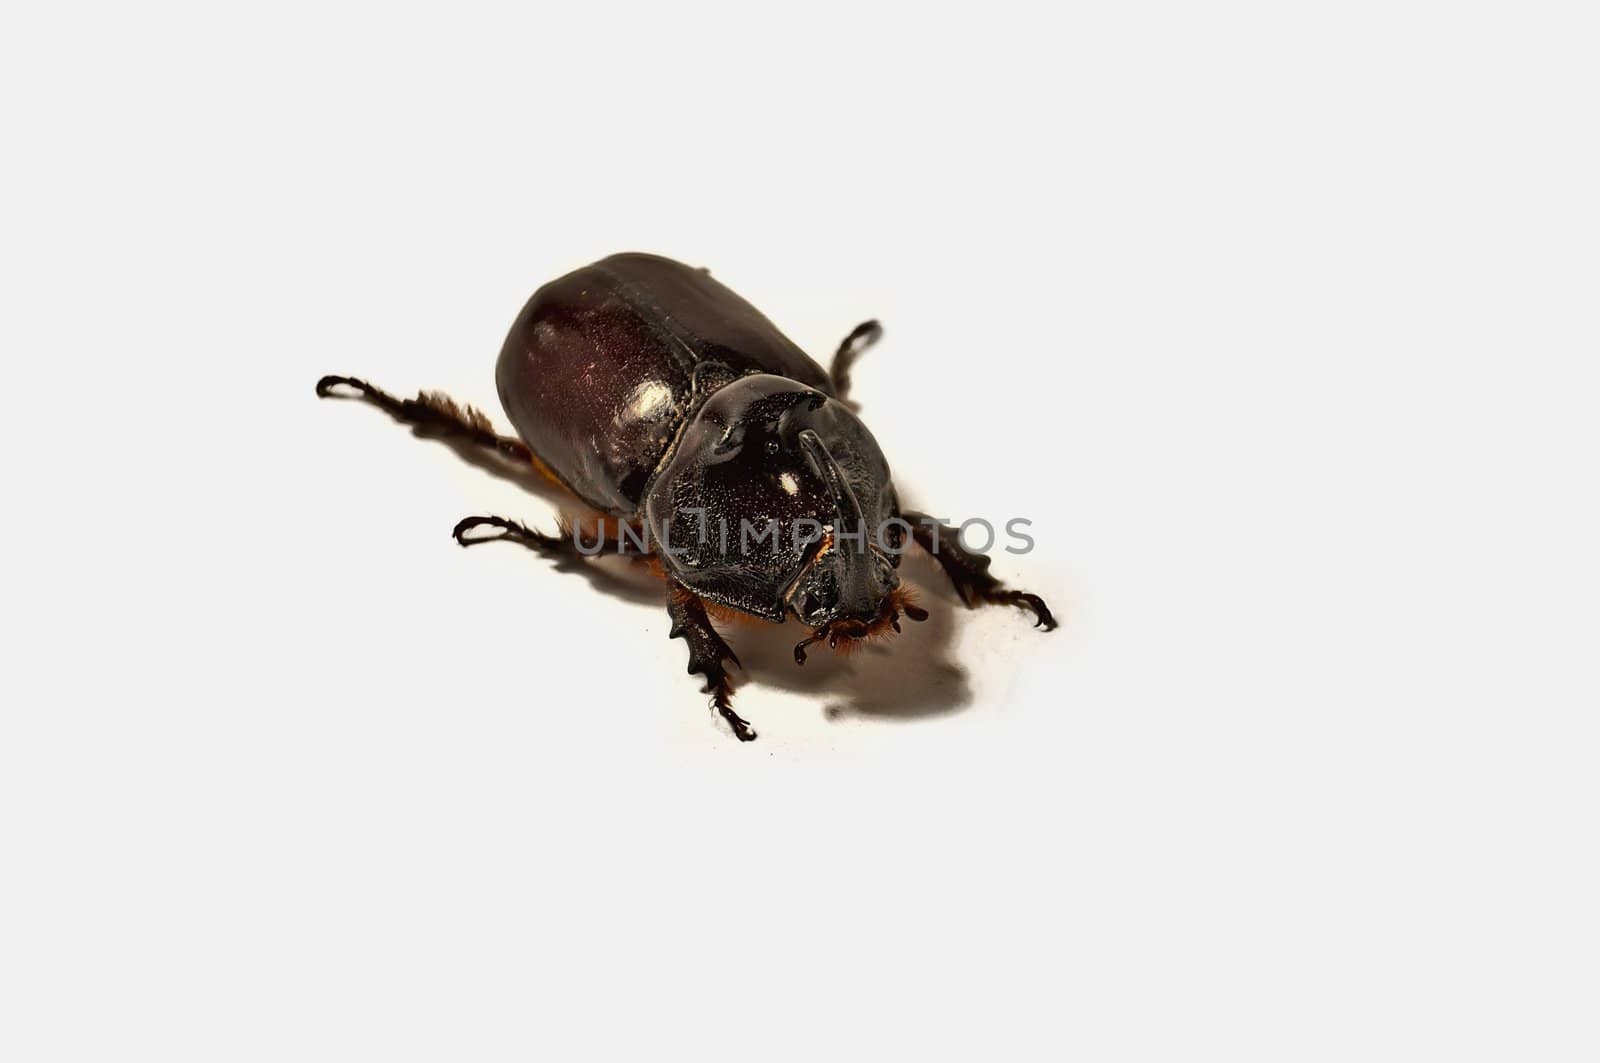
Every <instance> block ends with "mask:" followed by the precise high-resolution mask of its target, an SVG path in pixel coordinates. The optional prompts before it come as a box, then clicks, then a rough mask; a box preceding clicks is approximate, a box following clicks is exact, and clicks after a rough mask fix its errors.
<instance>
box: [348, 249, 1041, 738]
mask: <svg viewBox="0 0 1600 1063" xmlns="http://www.w3.org/2000/svg"><path fill="white" fill-rule="evenodd" d="M882 333H883V330H882V329H881V328H880V327H879V325H878V323H877V322H876V321H868V322H865V323H863V324H861V325H859V326H857V327H856V329H855V330H854V331H853V332H851V333H850V335H849V336H847V337H846V338H845V340H844V342H843V343H842V344H840V346H839V349H838V351H837V352H836V353H835V354H834V356H833V362H832V364H831V366H830V368H829V369H828V370H827V371H824V370H823V368H822V367H821V366H819V365H818V364H817V363H816V362H814V361H812V360H811V359H810V358H809V357H807V355H806V354H805V352H804V351H802V350H801V349H800V348H799V347H797V346H796V345H795V344H794V343H793V342H791V341H790V340H789V338H788V337H786V336H785V335H783V333H781V332H779V331H778V328H777V326H775V325H774V324H773V323H772V322H771V321H769V320H767V318H766V317H764V316H763V315H762V314H761V313H760V312H759V311H758V310H756V308H755V307H753V306H751V305H750V304H749V303H747V302H745V300H743V299H741V298H740V297H739V296H738V295H735V294H734V293H733V292H732V291H730V290H729V289H728V288H726V287H724V286H723V285H722V284H721V283H719V282H718V281H717V280H715V279H713V278H712V276H711V275H710V273H709V272H708V271H707V270H703V269H694V268H692V267H689V266H685V265H683V264H682V263H680V262H674V261H673V260H671V259H668V258H662V257H659V256H656V255H647V254H636V253H635V254H620V255H612V256H611V257H609V258H605V259H602V260H601V261H599V262H596V263H594V264H593V265H590V266H585V267H583V268H582V269H579V270H575V271H574V272H572V273H569V274H567V275H566V276H564V277H561V278H559V279H557V280H554V281H551V282H550V283H549V284H546V285H545V286H544V287H542V288H540V289H539V290H538V291H536V292H535V293H534V294H533V296H532V298H530V299H529V300H528V303H527V305H526V306H524V307H523V309H522V313H521V314H520V315H519V316H518V317H517V320H516V322H515V323H514V324H513V325H512V326H511V331H510V334H509V335H507V337H506V342H505V346H504V347H503V348H502V349H501V351H500V359H499V363H498V365H497V367H496V372H495V377H496V385H497V388H498V390H499V393H500V403H501V405H502V406H504V407H505V411H506V415H507V416H508V417H509V418H510V419H511V423H512V425H513V426H514V427H515V429H516V431H517V436H518V437H519V438H511V437H509V436H502V435H499V434H498V433H496V432H495V430H494V429H493V427H492V426H491V425H490V422H489V419H488V418H487V417H485V416H484V415H483V414H482V413H481V412H479V411H478V410H476V409H473V408H472V407H470V406H464V405H461V404H458V403H456V402H454V401H452V400H451V399H449V398H448V397H446V396H444V395H441V394H439V393H437V392H422V393H420V394H419V395H418V396H417V397H416V398H415V399H406V400H401V399H397V398H395V397H394V396H393V395H390V394H389V393H387V392H385V391H382V390H380V389H378V388H375V387H373V386H372V385H370V384H368V383H367V382H365V381H363V380H358V379H355V378H353V377H345V376H325V377H323V378H322V379H321V380H319V381H317V394H318V395H319V396H322V397H327V396H329V395H332V394H334V392H333V389H334V388H336V387H343V388H348V389H352V390H353V392H354V397H357V398H360V399H363V400H365V401H367V402H369V403H372V404H373V405H375V406H378V407H379V408H381V409H383V410H385V411H386V412H387V413H389V414H390V415H391V416H393V417H394V418H395V419H396V420H399V421H401V422H404V423H407V424H410V425H412V426H414V428H415V429H416V430H417V431H419V432H421V433H425V434H433V435H439V436H446V437H454V438H455V439H457V440H459V441H463V442H467V443H472V444H477V445H481V446H483V447H486V448H489V449H491V450H494V451H497V452H499V453H500V454H502V455H504V456H507V457H509V458H511V459H512V460H514V461H517V462H524V463H529V464H531V465H532V466H533V467H534V468H535V469H536V470H538V471H539V472H540V473H541V474H542V475H544V476H545V477H547V478H548V479H549V480H551V481H552V482H553V483H554V484H555V485H557V486H558V487H559V488H561V489H563V490H564V491H565V492H566V493H568V494H570V495H572V496H573V497H574V498H575V499H576V500H577V501H578V502H581V503H582V504H583V506H584V508H585V509H586V510H587V511H589V512H588V514H587V517H588V519H589V520H590V521H591V522H593V523H594V528H595V530H594V533H593V534H594V537H595V539H596V543H595V544H585V543H583V542H582V540H581V537H580V536H579V535H578V534H576V533H575V532H572V529H571V527H570V526H569V523H568V522H570V521H572V520H573V519H575V518H573V517H572V516H571V515H564V518H563V532H564V533H568V532H572V533H569V534H561V535H550V534H546V533H543V532H539V531H534V530H532V529H530V528H528V527H526V526H525V525H523V524H521V523H519V522H516V521H511V520H506V519H504V518H501V517H468V518H466V519H464V520H462V521H460V522H459V523H457V524H456V526H455V528H454V530H453V532H452V534H453V535H454V537H455V539H456V541H457V542H458V543H460V544H461V545H462V546H471V545H474V544H476V543H481V542H490V541H493V540H495V539H509V540H511V541H514V542H518V543H521V544H522V545H524V546H526V547H529V548H530V549H533V550H535V551H537V552H539V553H541V554H544V555H546V556H547V557H551V558H555V559H581V558H583V557H587V556H589V555H590V554H591V553H592V552H595V548H596V546H597V545H598V546H599V547H603V549H604V550H605V551H607V552H612V553H627V552H629V547H630V545H632V546H633V547H634V552H635V553H636V554H638V555H639V556H641V557H642V558H644V559H645V560H646V561H647V562H648V563H650V564H651V567H652V569H653V570H654V571H655V572H657V574H658V575H660V576H661V577H662V578H663V579H664V580H665V582H666V599H667V612H668V615H669V616H670V618H671V621H672V627H671V637H673V638H682V639H684V640H685V641H686V642H687V643H688V646H689V669H688V670H689V672H690V673H691V674H693V673H697V672H698V673H699V674H701V675H703V676H704V677H705V680H706V685H705V691H706V693H709V694H711V695H712V704H713V705H714V706H715V707H716V709H717V711H718V712H719V713H720V714H721V715H722V717H723V719H725V720H726V721H727V722H728V725H729V726H730V727H732V728H733V732H734V734H735V735H737V736H738V737H739V738H740V739H741V740H742V741H746V742H748V741H750V740H751V739H753V738H755V737H756V733H755V731H754V730H753V729H752V728H751V727H750V725H749V724H748V723H747V722H746V721H745V720H743V719H742V718H740V716H739V715H738V714H737V713H735V712H734V711H733V696H732V691H733V687H732V683H731V681H730V679H729V676H728V668H729V666H734V667H737V666H738V664H739V661H738V658H737V657H735V656H734V652H733V650H732V649H731V648H730V647H729V646H728V644H727V643H726V642H725V641H723V638H722V636H721V635H719V634H718V633H717V631H716V629H715V628H714V627H713V626H712V624H711V619H710V616H711V613H714V612H717V611H718V610H719V609H720V610H732V611H734V612H737V613H743V614H747V615H750V616H754V617H758V618H760V619H762V620H766V621H771V622H774V623H782V622H783V621H785V620H786V619H787V618H789V617H791V616H792V617H794V618H795V619H797V620H799V621H800V622H801V623H802V624H804V625H806V626H807V627H809V628H810V629H811V631H810V634H808V635H807V636H806V638H805V639H803V640H802V641H801V642H800V643H799V644H797V645H796V646H795V661H796V663H804V661H805V652H806V647H808V646H811V645H814V644H816V643H818V642H824V641H825V642H827V643H828V644H829V646H830V647H834V648H837V647H839V646H841V645H846V644H849V643H852V642H854V641H856V640H860V639H864V638H868V637H871V636H873V635H877V634H880V633H882V632H884V631H885V630H888V629H892V630H894V631H899V630H900V618H901V616H905V617H907V618H909V619H912V620H923V619H926V617H927V613H926V612H925V611H923V610H922V609H920V608H918V607H917V606H916V605H915V604H914V603H913V602H912V601H911V600H910V597H909V595H908V594H907V592H906V591H905V590H904V589H902V588H901V586H900V579H899V575H898V571H897V570H898V568H899V565H900V557H901V554H902V552H903V550H904V548H905V546H906V543H905V539H906V536H907V535H909V536H910V537H911V539H913V540H914V541H915V542H916V543H917V544H918V545H919V546H920V547H922V548H923V549H926V550H928V551H929V552H930V553H931V554H932V555H933V557H934V558H935V559H936V560H937V561H938V563H939V565H940V567H942V568H943V570H944V572H945V574H946V575H947V576H949V578H950V581H951V582H952V583H953V584H954V585H955V589H956V592H957V594H958V595H959V596H960V597H961V599H962V601H963V602H964V603H966V605H967V606H968V607H976V606H979V605H1013V606H1017V607H1019V608H1022V609H1026V610H1029V611H1030V612H1031V613H1032V614H1033V617H1034V622H1035V625H1036V626H1039V627H1042V628H1044V629H1045V630H1050V629H1052V628H1054V627H1055V626H1056V621H1055V618H1054V617H1053V616H1051V613H1050V610H1049V608H1048V607H1047V606H1046V605H1045V603H1044V601H1043V599H1041V598H1040V597H1039V596H1038V595H1035V594H1029V593H1027V592H1025V591H1019V590H1012V589H1010V588H1008V587H1006V586H1005V585H1004V584H1002V583H1001V582H1000V581H999V580H998V579H996V578H994V577H993V576H991V575H989V571H988V569H989V558H988V557H987V556H985V555H983V554H978V553H973V552H971V551H968V550H967V549H966V548H965V547H963V546H962V545H961V540H960V537H959V535H958V534H956V530H955V529H954V528H951V527H950V526H948V525H943V524H940V523H939V522H938V521H936V520H934V519H933V518H931V517H928V516H927V515H926V514H923V513H919V512H916V511H911V510H902V509H901V508H900V504H899V500H898V498H897V497H896V495H895V490H894V485H893V483H892V482H891V480H890V476H889V465H888V462H887V461H886V460H885V459H884V456H883V452H882V451H881V450H879V449H878V444H877V441H876V440H874V439H873V437H872V433H871V432H869V431H868V430H867V427H866V425H864V424H863V423H862V422H861V420H860V418H858V417H857V416H856V415H855V413H854V411H853V410H852V408H851V406H850V404H849V401H848V395H849V390H850V367H851V364H852V363H853V362H854V361H855V359H856V358H857V357H858V356H860V355H861V353H862V352H863V351H865V350H866V349H867V348H869V347H870V346H872V344H873V343H875V342H876V341H877V340H878V338H879V337H880V336H881V335H882ZM576 519H580V520H581V519H583V517H582V516H580V517H578V518H576ZM483 528H487V529H491V531H490V533H489V534H482V533H479V534H472V533H473V532H474V531H475V530H476V529H483ZM708 608H709V611H708Z"/></svg>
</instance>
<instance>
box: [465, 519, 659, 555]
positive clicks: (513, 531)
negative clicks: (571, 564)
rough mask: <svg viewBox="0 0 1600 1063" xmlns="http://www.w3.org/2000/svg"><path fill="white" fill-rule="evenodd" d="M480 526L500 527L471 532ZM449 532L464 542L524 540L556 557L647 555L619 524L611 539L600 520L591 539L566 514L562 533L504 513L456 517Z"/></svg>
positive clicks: (522, 542) (525, 542) (475, 543)
mask: <svg viewBox="0 0 1600 1063" xmlns="http://www.w3.org/2000/svg"><path fill="white" fill-rule="evenodd" d="M477 528H494V529H497V531H495V532H493V533H491V534H486V535H469V534H468V533H469V532H471V531H473V530H474V529H477ZM450 534H451V535H452V536H454V538H455V541H456V542H458V543H460V544H461V545H462V546H476V545H478V544H479V543H492V542H498V541H499V540H501V539H504V540H506V541H507V542H513V543H521V544H522V545H523V546H526V547H527V548H528V549H529V550H532V551H534V552H536V553H540V554H543V555H544V556H546V557H548V558H550V559H552V560H555V561H584V560H587V559H589V558H593V557H598V556H600V555H601V554H608V555H609V554H624V555H628V556H631V557H642V556H644V555H643V554H642V553H640V552H639V550H638V549H631V550H630V549H629V545H628V544H629V541H628V540H627V539H625V538H624V537H623V533H622V531H621V529H620V527H619V529H618V531H617V536H616V538H614V539H611V538H607V537H606V528H605V525H604V524H601V525H600V527H599V528H597V529H594V530H593V534H594V541H593V542H589V541H588V539H587V538H586V537H585V536H580V535H578V534H577V533H575V532H574V531H573V529H572V525H571V524H569V523H568V521H567V519H566V518H562V520H561V533H560V534H559V535H550V534H548V533H546V532H542V531H536V530H534V529H533V528H530V527H528V526H527V525H526V524H524V523H522V522H521V521H519V520H507V519H506V518H504V517H462V518H461V519H460V520H458V521H456V526H455V527H454V528H452V529H451V531H450Z"/></svg>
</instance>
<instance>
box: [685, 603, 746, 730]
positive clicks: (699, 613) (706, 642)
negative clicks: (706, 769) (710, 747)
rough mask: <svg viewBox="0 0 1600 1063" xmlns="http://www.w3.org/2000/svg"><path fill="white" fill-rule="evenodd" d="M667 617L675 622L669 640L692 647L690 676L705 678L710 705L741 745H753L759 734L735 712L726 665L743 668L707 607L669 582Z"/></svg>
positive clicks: (690, 651)
mask: <svg viewBox="0 0 1600 1063" xmlns="http://www.w3.org/2000/svg"><path fill="white" fill-rule="evenodd" d="M667 615H668V616H669V617H671V618H672V630H671V631H670V632H668V637H670V638H675V639H678V638H681V639H683V640H684V641H685V642H687V643H688V644H689V674H690V675H693V674H694V673H696V672H699V673H700V674H701V675H703V676H705V677H706V685H705V688H704V689H705V693H707V694H710V695H711V704H712V705H714V706H716V709H717V712H719V713H720V714H721V715H722V718H723V719H724V720H727V721H728V726H729V727H731V728H733V734H734V737H736V738H738V739H739V741H741V742H752V741H754V740H755V737H756V733H755V731H754V730H753V729H752V728H751V727H750V724H749V723H747V722H746V721H745V720H744V719H743V718H742V717H741V716H740V715H739V714H738V713H736V712H734V711H733V684H732V683H731V682H730V681H729V680H728V672H727V669H726V668H725V667H723V666H724V664H725V663H732V664H733V666H734V667H736V668H742V667H743V665H741V664H739V658H738V657H736V656H734V653H733V650H732V648H730V647H729V646H728V644H727V643H726V642H724V641H722V636H721V635H719V634H717V629H716V628H714V627H712V626H711V618H710V617H708V616H706V606H705V603H704V602H703V601H701V600H700V597H699V596H698V595H696V594H695V593H694V592H693V591H691V590H690V589H689V588H687V587H685V586H683V584H681V583H678V582H676V581H675V580H669V581H668V582H667Z"/></svg>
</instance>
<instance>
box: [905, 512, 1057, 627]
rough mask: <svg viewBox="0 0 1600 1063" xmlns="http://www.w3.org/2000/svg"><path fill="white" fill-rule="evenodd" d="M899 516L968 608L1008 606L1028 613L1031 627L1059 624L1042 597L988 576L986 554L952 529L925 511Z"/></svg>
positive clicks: (987, 558)
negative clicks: (966, 544) (970, 547)
mask: <svg viewBox="0 0 1600 1063" xmlns="http://www.w3.org/2000/svg"><path fill="white" fill-rule="evenodd" d="M902 516H903V517H904V518H905V519H906V521H908V522H909V523H910V524H911V537H912V538H913V539H915V540H916V542H917V545H918V546H920V547H922V548H923V549H924V550H926V551H927V552H928V553H929V554H932V555H933V559H934V560H935V561H937V562H938V563H939V567H940V568H942V569H944V574H945V575H946V576H948V577H950V582H951V583H952V584H953V585H954V586H955V589H956V594H958V595H960V597H961V600H962V602H964V603H965V604H966V606H967V607H968V608H969V609H971V608H975V607H977V606H979V605H1011V606H1015V607H1016V608H1018V609H1025V610H1027V611H1029V612H1031V613H1032V614H1033V618H1034V620H1033V626H1034V627H1040V628H1043V629H1044V630H1046V631H1053V630H1055V628H1056V627H1057V626H1058V625H1057V624H1056V618H1055V616H1054V615H1053V614H1052V613H1051V612H1050V607H1049V606H1048V605H1046V604H1045V603H1044V599H1043V598H1041V597H1039V596H1038V595H1037V594H1031V593H1029V592H1028V591H1019V590H1013V589H1012V588H1010V587H1007V586H1006V585H1005V584H1004V583H1002V582H1000V581H999V580H997V579H995V578H994V577H993V576H991V575H989V557H988V556H987V555H986V554H975V553H973V552H971V551H970V550H968V549H967V548H966V547H964V546H962V545H961V536H960V534H959V533H958V532H957V531H956V529H955V528H952V527H951V526H950V525H948V524H945V523H943V522H941V521H937V520H935V519H934V518H932V517H930V516H928V515H927V514H926V513H914V512H907V513H904V514H902Z"/></svg>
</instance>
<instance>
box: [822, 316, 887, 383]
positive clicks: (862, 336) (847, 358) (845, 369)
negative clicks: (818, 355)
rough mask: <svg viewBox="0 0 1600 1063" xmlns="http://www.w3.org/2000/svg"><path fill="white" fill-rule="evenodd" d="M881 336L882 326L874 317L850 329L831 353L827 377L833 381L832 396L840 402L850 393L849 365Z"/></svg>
mask: <svg viewBox="0 0 1600 1063" xmlns="http://www.w3.org/2000/svg"><path fill="white" fill-rule="evenodd" d="M882 338H883V326H882V325H880V324H878V321H877V319H876V318H874V319H873V320H871V321H863V322H862V323H861V324H859V325H857V326H856V327H855V328H853V329H851V330H850V335H848V336H846V337H845V338H844V342H843V343H841V344H839V349H838V350H837V351H835V352H834V354H833V364H832V365H831V366H829V367H828V379H829V380H830V381H832V383H833V394H834V397H835V398H837V399H838V400H839V401H840V402H844V401H846V400H847V399H848V398H849V395H850V367H851V366H852V365H854V364H855V362H856V359H857V358H860V357H861V356H862V355H863V354H865V353H867V351H868V350H869V349H871V347H872V345H873V344H875V343H877V342H878V341H879V340H880V339H882Z"/></svg>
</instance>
